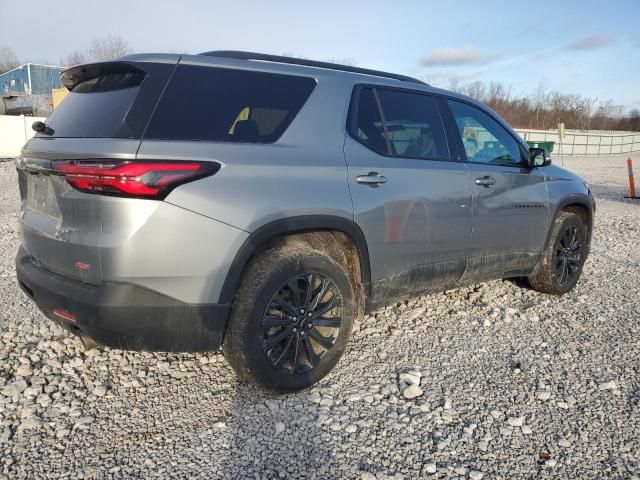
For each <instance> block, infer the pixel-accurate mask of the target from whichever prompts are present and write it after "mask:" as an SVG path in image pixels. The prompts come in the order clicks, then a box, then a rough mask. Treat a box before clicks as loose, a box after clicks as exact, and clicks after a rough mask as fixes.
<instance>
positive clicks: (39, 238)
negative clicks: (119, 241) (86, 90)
mask: <svg viewBox="0 0 640 480" xmlns="http://www.w3.org/2000/svg"><path fill="white" fill-rule="evenodd" d="M138 145H139V141H138V140H116V139H109V140H106V139H105V140H100V139H91V140H90V141H89V140H88V139H48V140H45V139H38V138H34V139H32V140H31V141H30V143H29V147H30V148H29V149H25V150H23V155H22V157H19V158H18V159H17V161H16V166H17V170H18V181H19V185H20V202H21V203H20V220H21V221H20V224H21V228H22V244H23V246H24V248H25V249H26V250H27V252H28V253H29V255H30V256H31V257H32V258H33V259H34V260H35V261H36V262H37V263H39V264H41V265H42V266H44V267H45V268H47V269H48V270H50V271H52V272H54V273H58V274H60V275H63V276H65V277H68V278H73V279H76V280H81V281H83V282H86V283H92V284H99V283H101V282H102V274H101V270H100V253H99V249H100V241H101V236H102V216H101V212H100V195H92V194H88V193H83V192H80V191H78V190H75V189H73V188H72V187H71V186H70V185H69V184H68V183H67V181H66V180H65V178H64V177H62V176H60V175H56V174H54V173H53V172H52V169H51V163H52V161H55V160H63V159H66V160H68V159H80V158H85V159H86V158H96V157H98V156H99V157H105V156H106V155H107V152H106V150H107V149H108V150H110V156H113V155H114V153H115V152H117V155H116V156H117V157H118V158H127V157H128V158H130V159H133V158H135V152H136V150H137V148H138ZM34 147H35V148H34ZM37 147H40V148H37ZM45 148H46V149H45ZM70 152H74V153H73V154H72V153H70ZM79 152H84V153H83V154H81V155H79Z"/></svg>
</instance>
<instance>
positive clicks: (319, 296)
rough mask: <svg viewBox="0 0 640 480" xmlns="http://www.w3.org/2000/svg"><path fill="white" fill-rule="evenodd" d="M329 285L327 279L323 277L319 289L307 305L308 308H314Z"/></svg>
mask: <svg viewBox="0 0 640 480" xmlns="http://www.w3.org/2000/svg"><path fill="white" fill-rule="evenodd" d="M329 286H330V283H329V280H326V279H323V280H322V284H321V286H320V291H319V292H318V293H317V294H316V295H315V297H314V298H313V301H312V302H311V304H310V305H309V310H315V309H316V307H317V306H318V303H320V300H322V299H323V298H324V296H325V295H326V294H327V290H329Z"/></svg>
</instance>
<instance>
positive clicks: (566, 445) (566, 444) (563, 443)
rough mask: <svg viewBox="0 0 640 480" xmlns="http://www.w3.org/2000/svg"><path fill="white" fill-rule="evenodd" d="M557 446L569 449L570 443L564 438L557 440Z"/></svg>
mask: <svg viewBox="0 0 640 480" xmlns="http://www.w3.org/2000/svg"><path fill="white" fill-rule="evenodd" d="M558 446H559V447H562V448H569V447H570V446H571V442H570V441H569V440H567V439H566V438H561V439H560V440H558Z"/></svg>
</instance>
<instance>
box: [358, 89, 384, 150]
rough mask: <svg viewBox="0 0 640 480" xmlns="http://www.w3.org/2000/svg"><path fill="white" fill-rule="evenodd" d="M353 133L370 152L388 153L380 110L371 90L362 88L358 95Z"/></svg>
mask: <svg viewBox="0 0 640 480" xmlns="http://www.w3.org/2000/svg"><path fill="white" fill-rule="evenodd" d="M354 133H355V136H356V137H357V138H358V139H359V140H360V141H361V142H362V143H364V144H365V145H366V146H368V147H369V148H371V149H372V150H374V151H376V152H378V153H382V154H385V155H386V154H387V153H389V151H388V148H387V141H386V139H385V136H384V127H383V126H382V118H381V117H380V109H379V108H378V103H377V101H376V99H375V96H374V93H373V90H372V89H371V88H364V89H362V91H361V93H360V100H359V103H358V117H357V119H356V131H355V132H354Z"/></svg>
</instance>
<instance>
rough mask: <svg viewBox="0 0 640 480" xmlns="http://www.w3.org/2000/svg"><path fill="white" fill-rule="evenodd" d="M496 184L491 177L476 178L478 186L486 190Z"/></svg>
mask: <svg viewBox="0 0 640 480" xmlns="http://www.w3.org/2000/svg"><path fill="white" fill-rule="evenodd" d="M494 183H496V179H495V178H493V177H490V176H489V175H485V176H484V177H480V178H476V185H482V186H483V187H485V188H489V187H490V186H491V185H493V184H494Z"/></svg>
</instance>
